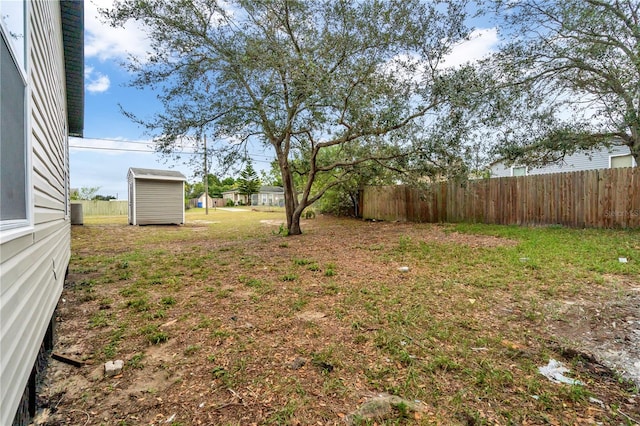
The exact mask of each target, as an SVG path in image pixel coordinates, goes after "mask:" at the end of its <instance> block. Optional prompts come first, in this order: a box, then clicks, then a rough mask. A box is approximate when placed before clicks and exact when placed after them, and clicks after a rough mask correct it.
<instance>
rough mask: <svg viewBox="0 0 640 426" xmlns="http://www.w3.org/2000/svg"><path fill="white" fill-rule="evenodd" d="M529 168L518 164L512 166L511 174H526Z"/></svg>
mask: <svg viewBox="0 0 640 426" xmlns="http://www.w3.org/2000/svg"><path fill="white" fill-rule="evenodd" d="M526 175H527V168H526V167H525V166H518V167H515V166H514V167H512V168H511V176H526Z"/></svg>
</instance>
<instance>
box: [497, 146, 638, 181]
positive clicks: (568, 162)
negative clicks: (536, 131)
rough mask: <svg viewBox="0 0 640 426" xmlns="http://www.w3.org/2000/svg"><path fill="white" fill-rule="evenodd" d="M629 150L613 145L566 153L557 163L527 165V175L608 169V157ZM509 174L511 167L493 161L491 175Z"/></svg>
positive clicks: (624, 153) (506, 175) (625, 152)
mask: <svg viewBox="0 0 640 426" xmlns="http://www.w3.org/2000/svg"><path fill="white" fill-rule="evenodd" d="M630 152H631V151H630V150H629V147H627V146H613V147H611V148H601V149H596V150H592V151H589V152H588V153H585V152H576V153H574V154H572V155H567V156H566V157H565V158H564V161H562V162H561V163H559V164H549V165H547V166H544V167H533V168H532V167H529V168H528V169H527V174H528V175H542V174H549V173H562V172H578V171H583V170H595V169H608V168H609V167H610V164H609V161H610V160H609V159H610V157H612V156H618V155H628V154H629V153H630ZM508 176H511V167H508V166H506V165H505V164H504V163H503V162H497V163H494V164H493V165H492V166H491V177H508Z"/></svg>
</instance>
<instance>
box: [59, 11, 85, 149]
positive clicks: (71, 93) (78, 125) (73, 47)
mask: <svg viewBox="0 0 640 426" xmlns="http://www.w3.org/2000/svg"><path fill="white" fill-rule="evenodd" d="M60 15H61V16H62V42H63V45H64V68H65V79H66V85H67V90H66V92H67V120H68V122H69V134H70V135H71V136H77V137H82V135H83V130H84V2H82V1H71V0H62V1H61V2H60Z"/></svg>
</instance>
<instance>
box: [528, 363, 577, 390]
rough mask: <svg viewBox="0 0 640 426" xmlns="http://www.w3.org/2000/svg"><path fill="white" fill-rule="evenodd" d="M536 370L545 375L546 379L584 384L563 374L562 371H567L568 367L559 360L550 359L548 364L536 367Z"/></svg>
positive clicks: (569, 383)
mask: <svg viewBox="0 0 640 426" xmlns="http://www.w3.org/2000/svg"><path fill="white" fill-rule="evenodd" d="M538 371H539V372H540V374H542V375H543V376H545V377H546V378H547V379H549V380H551V381H552V382H554V383H566V384H568V385H584V383H583V382H581V381H580V380H577V379H572V378H570V377H567V376H565V375H564V373H568V372H569V369H568V368H567V367H565V366H564V365H562V363H561V362H560V361H556V360H555V359H550V360H549V364H547V365H545V366H543V367H538Z"/></svg>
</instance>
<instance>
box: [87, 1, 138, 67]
mask: <svg viewBox="0 0 640 426" xmlns="http://www.w3.org/2000/svg"><path fill="white" fill-rule="evenodd" d="M112 7H113V0H91V1H87V2H85V11H84V26H85V45H84V54H85V57H87V58H98V59H99V60H101V61H106V60H110V59H125V58H126V57H127V56H129V55H133V56H135V57H136V58H139V59H143V58H145V57H146V52H147V51H148V48H149V40H148V38H147V36H146V33H145V31H144V29H143V27H142V26H141V25H139V24H137V23H136V22H129V23H128V24H127V25H126V26H125V27H124V28H113V27H111V26H110V25H109V24H107V23H104V22H102V21H103V20H104V18H103V17H101V16H100V14H99V13H98V8H101V9H109V8H112Z"/></svg>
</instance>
